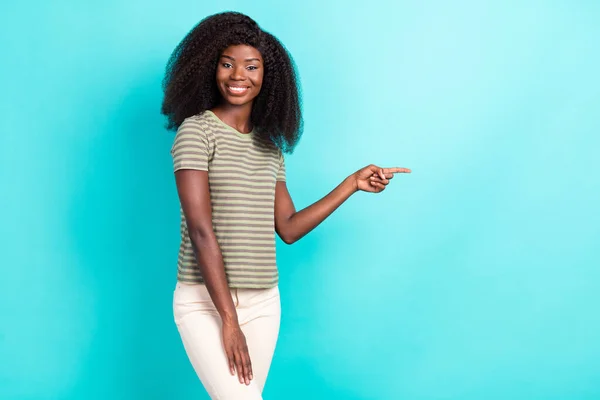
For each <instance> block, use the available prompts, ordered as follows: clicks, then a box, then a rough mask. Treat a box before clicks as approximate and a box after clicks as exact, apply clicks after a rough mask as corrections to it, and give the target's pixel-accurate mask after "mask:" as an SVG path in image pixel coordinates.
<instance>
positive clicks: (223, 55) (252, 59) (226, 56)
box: [221, 54, 261, 62]
mask: <svg viewBox="0 0 600 400" xmlns="http://www.w3.org/2000/svg"><path fill="white" fill-rule="evenodd" d="M221 58H228V59H230V60H231V61H235V58H233V57H231V56H228V55H226V54H221ZM244 61H246V62H248V61H261V59H260V58H246V59H245V60H244Z"/></svg>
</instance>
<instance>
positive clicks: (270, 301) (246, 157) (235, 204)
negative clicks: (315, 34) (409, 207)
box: [162, 12, 410, 400]
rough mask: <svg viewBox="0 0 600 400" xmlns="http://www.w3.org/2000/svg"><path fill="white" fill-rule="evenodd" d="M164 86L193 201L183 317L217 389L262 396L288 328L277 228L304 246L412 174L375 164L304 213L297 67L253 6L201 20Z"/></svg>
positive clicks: (181, 296) (180, 184)
mask: <svg viewBox="0 0 600 400" xmlns="http://www.w3.org/2000/svg"><path fill="white" fill-rule="evenodd" d="M163 85H164V90H165V96H164V101H163V105H162V112H163V114H164V115H166V117H167V118H168V127H169V128H171V129H174V130H175V129H176V130H177V134H176V136H175V141H174V144H173V147H172V149H171V154H172V156H173V161H174V170H175V180H176V183H177V190H178V194H179V199H180V202H181V246H180V249H179V260H178V274H177V285H176V289H175V293H174V301H173V303H174V304H173V307H174V315H175V322H176V324H177V327H178V330H179V333H180V335H181V338H182V341H183V344H184V347H185V350H186V353H187V355H188V357H189V359H190V361H191V363H192V365H193V366H194V369H195V371H196V373H197V374H198V376H199V378H200V380H201V381H202V383H203V385H204V387H205V388H206V390H207V391H208V393H209V394H210V396H211V398H213V399H235V400H243V399H261V398H262V396H261V393H262V390H263V387H264V385H265V381H266V379H267V373H268V371H269V366H270V364H271V359H272V356H273V352H274V350H275V344H276V341H277V336H278V332H279V320H280V303H279V291H278V286H277V282H278V272H277V265H276V262H275V232H277V234H278V235H279V237H280V238H281V239H282V240H283V241H284V242H285V243H288V244H291V243H294V242H295V241H297V240H298V239H300V238H301V237H303V236H304V235H306V234H307V233H308V232H310V231H311V230H312V229H314V228H315V227H316V226H317V225H319V224H320V223H321V222H322V221H323V220H324V219H325V218H327V216H329V215H330V214H331V213H332V212H333V211H334V210H335V209H336V208H338V207H339V206H340V205H341V204H342V203H343V202H344V201H345V200H346V199H348V197H350V195H352V194H353V193H355V192H357V191H359V190H361V191H365V192H372V193H379V192H381V191H383V190H384V189H385V187H386V185H387V184H388V183H389V180H390V179H392V177H393V175H394V173H398V172H410V171H409V170H408V169H404V168H379V167H376V166H374V165H369V166H367V167H365V168H363V169H361V170H359V171H357V172H355V173H353V174H352V175H350V176H348V178H346V179H345V180H344V181H343V182H342V183H341V184H340V185H339V186H337V187H336V188H335V189H334V190H333V191H332V192H331V193H329V194H328V195H327V196H325V197H324V198H322V199H321V200H319V201H317V202H316V203H314V204H312V205H311V206H309V207H307V208H305V209H303V210H301V211H296V209H295V207H294V203H293V202H292V199H291V197H290V194H289V193H288V190H287V187H286V175H285V163H284V158H283V153H285V152H288V153H289V152H291V151H292V150H293V148H294V146H295V145H296V144H297V142H298V139H299V138H300V135H301V131H302V118H301V112H300V101H299V96H298V93H299V90H298V86H297V82H296V74H295V69H294V64H293V62H292V59H291V57H290V55H289V54H288V53H287V51H286V50H285V48H284V47H283V46H282V44H281V43H280V42H279V41H278V40H277V39H276V38H275V37H274V36H272V35H271V34H269V33H267V32H265V31H263V30H262V29H261V28H260V27H259V26H258V25H257V24H256V22H255V21H253V20H252V19H251V18H249V17H247V16H245V15H243V14H239V13H231V12H229V13H222V14H217V15H213V16H210V17H208V18H206V19H204V20H203V21H201V22H200V23H199V24H198V25H197V26H196V27H195V28H194V29H192V31H190V32H189V33H188V35H187V36H186V37H185V38H184V39H183V41H182V42H181V43H180V44H179V45H178V46H177V48H176V49H175V51H174V52H173V54H172V56H171V58H170V60H169V63H168V65H167V71H166V76H165V79H164V82H163Z"/></svg>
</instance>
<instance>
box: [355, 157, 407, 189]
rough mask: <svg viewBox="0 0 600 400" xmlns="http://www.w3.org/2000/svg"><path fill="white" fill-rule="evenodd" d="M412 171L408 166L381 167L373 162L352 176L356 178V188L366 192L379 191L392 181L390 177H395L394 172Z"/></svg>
mask: <svg viewBox="0 0 600 400" xmlns="http://www.w3.org/2000/svg"><path fill="white" fill-rule="evenodd" d="M410 172H411V171H410V169H408V168H380V167H378V166H376V165H373V164H371V165H368V166H366V167H364V168H363V169H360V170H358V171H356V172H355V173H354V174H353V175H352V177H353V178H354V182H355V187H356V189H358V190H362V191H364V192H371V193H379V192H382V191H383V190H384V189H385V187H386V186H387V184H388V183H390V179H392V178H393V177H394V174H396V173H410Z"/></svg>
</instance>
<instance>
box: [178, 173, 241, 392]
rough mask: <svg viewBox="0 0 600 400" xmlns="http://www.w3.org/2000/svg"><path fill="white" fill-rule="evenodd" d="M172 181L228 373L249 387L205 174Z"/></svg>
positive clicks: (191, 174) (182, 175) (186, 175)
mask: <svg viewBox="0 0 600 400" xmlns="http://www.w3.org/2000/svg"><path fill="white" fill-rule="evenodd" d="M175 181H176V183H177V192H178V193H179V199H180V202H181V207H182V209H183V213H184V215H185V220H186V224H187V228H188V232H189V236H190V240H191V241H192V247H193V248H194V253H195V255H196V260H197V262H198V266H199V267H200V272H201V273H202V278H203V279H204V283H205V285H206V288H207V289H208V293H209V294H210V297H211V299H212V301H213V303H214V305H215V308H216V309H217V311H218V313H219V315H220V316H221V320H222V322H223V325H222V327H223V329H222V330H223V332H222V333H223V344H224V346H225V352H226V353H227V357H228V359H229V368H230V372H231V374H232V375H233V373H234V367H235V369H236V370H237V372H238V376H239V379H240V382H242V381H244V382H245V383H246V384H247V385H249V384H250V379H252V366H251V364H250V357H249V355H248V347H247V345H246V339H245V337H244V334H243V333H242V331H241V329H240V326H239V322H238V316H237V312H236V309H235V306H234V304H233V299H232V298H231V293H230V291H229V285H228V284H227V277H226V275H225V267H224V264H223V256H222V254H221V249H220V247H219V244H218V242H217V237H216V235H215V233H214V231H213V226H212V208H211V203H210V191H209V186H208V172H207V171H199V170H191V169H183V170H179V171H177V172H175Z"/></svg>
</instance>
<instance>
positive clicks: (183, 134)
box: [171, 118, 212, 171]
mask: <svg viewBox="0 0 600 400" xmlns="http://www.w3.org/2000/svg"><path fill="white" fill-rule="evenodd" d="M211 154H212V145H211V140H210V138H209V137H208V132H207V131H206V129H205V128H204V127H203V126H202V124H201V123H200V122H199V121H197V120H194V119H190V118H187V119H185V120H184V121H183V123H182V124H181V125H180V126H179V128H178V129H177V134H176V135H175V141H174V143H173V147H172V148H171V156H172V157H173V170H174V171H178V170H180V169H195V170H200V171H208V161H209V159H210V158H211Z"/></svg>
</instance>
